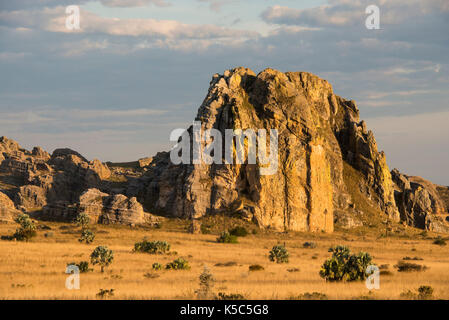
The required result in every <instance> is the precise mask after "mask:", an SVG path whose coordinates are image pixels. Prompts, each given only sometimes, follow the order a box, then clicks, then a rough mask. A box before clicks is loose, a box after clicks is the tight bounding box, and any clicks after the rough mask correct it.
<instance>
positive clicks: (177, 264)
mask: <svg viewBox="0 0 449 320" xmlns="http://www.w3.org/2000/svg"><path fill="white" fill-rule="evenodd" d="M165 269H167V270H189V269H190V265H189V262H188V261H187V260H185V259H183V258H178V259H176V260H174V261H172V262H169V263H167V265H166V266H165Z"/></svg>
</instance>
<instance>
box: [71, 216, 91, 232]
mask: <svg viewBox="0 0 449 320" xmlns="http://www.w3.org/2000/svg"><path fill="white" fill-rule="evenodd" d="M74 222H75V224H76V225H77V226H78V227H81V228H82V229H86V228H87V227H88V226H89V223H90V217H89V215H88V214H87V213H85V212H81V213H80V214H78V216H77V217H76V218H75V221H74Z"/></svg>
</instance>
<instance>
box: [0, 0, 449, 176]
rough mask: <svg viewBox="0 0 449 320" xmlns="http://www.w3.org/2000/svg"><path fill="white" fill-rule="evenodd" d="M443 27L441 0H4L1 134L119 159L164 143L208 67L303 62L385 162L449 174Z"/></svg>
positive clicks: (285, 67)
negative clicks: (72, 17) (373, 9)
mask: <svg viewBox="0 0 449 320" xmlns="http://www.w3.org/2000/svg"><path fill="white" fill-rule="evenodd" d="M73 4H74V5H79V6H80V8H81V30H79V31H68V30H67V29H66V28H65V18H66V14H65V7H66V6H67V5H73ZM369 4H376V5H378V6H379V8H380V13H381V15H380V22H381V29H380V30H367V29H366V28H365V19H366V16H367V15H366V14H365V8H366V6H368V5H369ZM447 30H449V2H448V1H447V0H428V1H418V0H389V1H386V0H355V1H348V0H329V1H294V0H284V1H272V0H246V1H239V0H183V1H175V0H99V1H85V0H59V1H56V0H39V1H36V0H16V1H8V2H6V1H2V2H1V3H0V74H1V77H0V135H6V136H8V137H11V138H13V139H16V140H18V141H19V142H20V143H21V144H22V145H23V146H24V147H27V148H30V147H32V146H34V145H41V146H42V147H44V148H45V149H47V150H49V151H52V150H53V149H55V148H57V147H70V148H73V149H76V150H78V151H79V152H81V153H82V154H84V155H85V156H86V157H88V158H91V159H92V158H99V159H100V160H103V161H107V160H112V161H131V160H135V159H137V158H141V157H144V156H151V155H153V154H155V153H156V152H157V151H161V150H166V149H168V148H169V145H170V144H169V141H168V137H169V133H170V131H171V130H173V129H174V128H178V127H186V126H188V124H189V123H191V121H192V120H193V118H194V117H195V115H196V111H197V109H198V107H199V106H200V104H201V102H202V100H203V98H204V97H205V95H206V91H207V89H208V84H209V81H210V79H211V77H212V75H213V74H214V73H217V72H218V73H223V71H224V70H226V69H229V68H232V67H236V66H246V67H249V68H251V69H253V70H254V71H255V72H260V71H261V70H263V69H264V68H266V67H272V68H276V69H279V70H281V71H309V72H312V73H315V74H317V75H319V76H320V77H322V78H325V79H327V80H329V81H330V83H331V84H332V85H333V87H334V91H335V92H336V94H338V95H340V96H342V97H344V98H350V99H354V100H356V101H357V102H358V106H359V108H360V111H361V117H362V118H363V119H365V120H366V121H367V124H368V127H369V128H370V129H372V130H373V131H374V133H375V137H376V139H377V141H378V144H379V148H380V149H383V150H385V152H386V154H387V159H388V162H389V165H390V167H391V168H394V167H397V168H398V169H400V170H401V171H404V172H405V173H407V174H410V175H421V176H423V177H425V178H428V179H432V180H433V181H435V182H437V183H440V184H445V185H449V171H448V170H447V163H448V162H449V139H448V136H449V126H448V125H447V123H448V120H449V102H448V101H449V90H448V87H449V33H448V32H447Z"/></svg>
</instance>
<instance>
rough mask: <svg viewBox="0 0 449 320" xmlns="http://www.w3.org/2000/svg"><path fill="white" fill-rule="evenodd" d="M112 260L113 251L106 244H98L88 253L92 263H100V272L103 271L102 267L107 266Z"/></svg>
mask: <svg viewBox="0 0 449 320" xmlns="http://www.w3.org/2000/svg"><path fill="white" fill-rule="evenodd" d="M113 260H114V253H113V252H112V250H109V248H108V247H107V246H98V247H96V248H95V250H94V251H93V252H92V254H91V255H90V261H91V262H92V264H93V265H96V264H98V265H100V267H101V272H104V268H105V267H107V266H109V265H110V264H111V263H112V261H113Z"/></svg>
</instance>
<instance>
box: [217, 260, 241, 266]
mask: <svg viewBox="0 0 449 320" xmlns="http://www.w3.org/2000/svg"><path fill="white" fill-rule="evenodd" d="M236 265H237V262H234V261H229V262H225V263H221V262H219V263H216V264H215V266H216V267H234V266H236Z"/></svg>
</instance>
